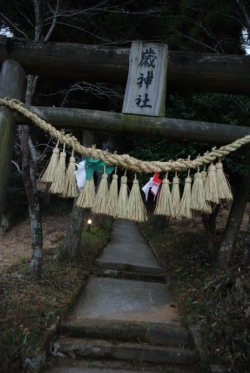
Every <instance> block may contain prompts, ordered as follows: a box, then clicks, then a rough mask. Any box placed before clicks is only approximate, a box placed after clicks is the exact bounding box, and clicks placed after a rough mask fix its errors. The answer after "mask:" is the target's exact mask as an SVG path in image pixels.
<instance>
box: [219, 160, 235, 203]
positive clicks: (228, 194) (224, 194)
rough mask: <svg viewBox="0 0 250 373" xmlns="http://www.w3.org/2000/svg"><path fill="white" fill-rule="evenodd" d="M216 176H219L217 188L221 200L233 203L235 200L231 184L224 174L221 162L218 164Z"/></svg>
mask: <svg viewBox="0 0 250 373" xmlns="http://www.w3.org/2000/svg"><path fill="white" fill-rule="evenodd" d="M215 166H216V176H217V188H218V197H219V199H224V200H226V201H231V200H232V199H233V195H232V191H231V187H230V184H229V182H228V180H227V178H226V176H225V174H224V172H223V165H222V163H221V160H220V159H219V162H218V163H216V165H215Z"/></svg>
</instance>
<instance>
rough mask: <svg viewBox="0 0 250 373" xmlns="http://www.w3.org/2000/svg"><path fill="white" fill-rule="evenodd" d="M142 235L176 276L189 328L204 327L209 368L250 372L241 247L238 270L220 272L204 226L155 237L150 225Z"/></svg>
mask: <svg viewBox="0 0 250 373" xmlns="http://www.w3.org/2000/svg"><path fill="white" fill-rule="evenodd" d="M172 224H174V223H172ZM141 229H142V231H143V232H144V234H145V235H146V236H147V238H148V240H149V241H150V242H151V243H152V245H153V247H154V249H155V251H156V253H157V255H158V257H159V258H160V261H161V263H162V264H163V265H164V267H165V269H166V271H167V273H168V274H169V275H170V278H171V289H172V292H173V294H174V296H175V298H176V301H177V303H178V306H179V310H180V313H181V317H182V320H183V322H184V323H185V324H186V325H188V326H191V325H192V324H196V325H197V326H198V327H199V329H200V331H201V333H202V336H203V342H204V346H205V349H206V350H207V357H208V361H209V363H210V364H211V363H214V364H221V365H224V366H225V367H227V368H229V369H230V370H229V371H230V372H234V373H243V372H249V361H250V349H249V346H250V332H249V330H250V274H249V269H250V266H246V265H245V264H243V263H242V261H241V257H242V256H241V254H242V253H241V247H240V244H238V247H237V250H236V252H235V255H234V258H233V261H232V263H233V265H232V266H231V267H230V268H227V269H217V268H215V266H214V264H213V260H212V258H211V257H209V256H208V255H207V251H206V239H205V233H204V230H203V228H202V227H201V226H198V227H197V226H196V227H194V228H192V227H191V226H190V225H189V226H188V227H187V226H185V225H184V226H180V225H179V226H170V227H169V228H168V229H164V230H163V231H161V232H157V234H155V232H154V230H153V222H152V220H151V219H150V220H149V221H148V222H147V223H145V224H142V225H141Z"/></svg>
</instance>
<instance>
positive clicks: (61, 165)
mask: <svg viewBox="0 0 250 373" xmlns="http://www.w3.org/2000/svg"><path fill="white" fill-rule="evenodd" d="M65 171H66V153H65V145H64V147H63V151H62V152H61V153H60V157H59V162H58V164H57V168H56V171H55V176H54V178H53V181H52V184H51V187H50V192H51V193H54V194H55V193H58V194H63V191H64V185H65Z"/></svg>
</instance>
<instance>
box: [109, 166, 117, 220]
mask: <svg viewBox="0 0 250 373" xmlns="http://www.w3.org/2000/svg"><path fill="white" fill-rule="evenodd" d="M117 180H118V175H116V170H115V174H114V175H113V176H112V181H111V185H110V188H109V200H108V206H107V215H111V216H113V217H114V218H115V217H116V213H117V205H118V183H117Z"/></svg>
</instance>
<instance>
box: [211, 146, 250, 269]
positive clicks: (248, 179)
mask: <svg viewBox="0 0 250 373" xmlns="http://www.w3.org/2000/svg"><path fill="white" fill-rule="evenodd" d="M247 156H248V157H249V152H248V155H247ZM248 162H249V159H248ZM247 170H248V173H247V175H246V176H239V177H238V180H237V184H236V188H235V195H234V201H233V204H232V207H231V211H230V214H229V217H228V220H227V224H226V228H225V230H224V233H223V236H222V240H221V242H220V247H219V251H218V253H217V258H216V264H217V266H218V267H224V266H229V264H230V262H231V259H232V256H233V253H234V249H235V242H236V238H237V234H238V232H239V230H240V226H241V223H242V219H243V215H244V211H245V208H246V203H247V197H248V192H249V186H250V163H248V165H247Z"/></svg>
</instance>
